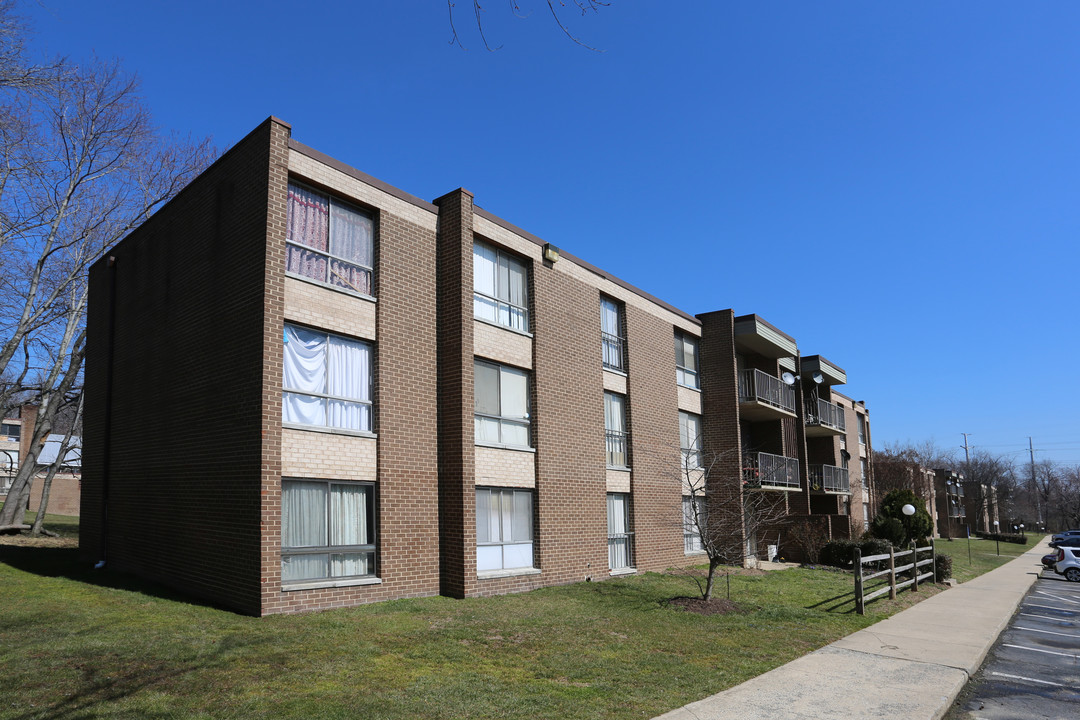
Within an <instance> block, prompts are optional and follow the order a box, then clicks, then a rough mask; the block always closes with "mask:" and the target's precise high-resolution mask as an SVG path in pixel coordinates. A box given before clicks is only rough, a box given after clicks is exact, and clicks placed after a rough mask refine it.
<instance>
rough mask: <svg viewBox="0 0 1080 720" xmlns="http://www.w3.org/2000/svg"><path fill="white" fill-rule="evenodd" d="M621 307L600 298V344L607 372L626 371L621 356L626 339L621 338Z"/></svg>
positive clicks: (607, 299)
mask: <svg viewBox="0 0 1080 720" xmlns="http://www.w3.org/2000/svg"><path fill="white" fill-rule="evenodd" d="M622 328H623V321H622V307H621V306H620V305H619V303H617V302H615V301H614V300H611V299H609V298H606V297H602V298H600V343H601V345H602V347H603V353H604V356H603V357H604V367H605V368H607V369H608V370H618V371H619V372H625V371H626V362H625V356H624V354H623V350H624V347H623V346H624V345H625V344H626V339H625V338H624V337H623V330H622Z"/></svg>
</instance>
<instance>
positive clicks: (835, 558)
mask: <svg viewBox="0 0 1080 720" xmlns="http://www.w3.org/2000/svg"><path fill="white" fill-rule="evenodd" d="M856 547H858V543H855V542H853V541H851V540H830V541H829V542H827V543H825V545H824V546H823V547H822V548H821V564H822V565H832V566H833V567H850V566H851V562H852V560H853V559H854V557H855V548H856Z"/></svg>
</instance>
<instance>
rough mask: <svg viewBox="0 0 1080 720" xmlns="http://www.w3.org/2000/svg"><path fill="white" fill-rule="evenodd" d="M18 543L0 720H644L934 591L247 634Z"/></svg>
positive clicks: (7, 576)
mask: <svg viewBox="0 0 1080 720" xmlns="http://www.w3.org/2000/svg"><path fill="white" fill-rule="evenodd" d="M50 519H51V518H50ZM59 524H61V525H63V523H62V522H61V523H59ZM46 526H47V527H49V528H50V529H53V530H60V529H62V528H58V527H57V523H51V522H50V523H47V525H46ZM68 530H70V526H69V527H68ZM25 540H26V539H24V538H19V539H17V540H16V541H11V540H9V539H5V540H4V541H3V544H0V608H3V609H2V610H0V667H3V669H4V670H3V672H2V673H0V718H20V719H23V720H31V719H33V718H71V719H73V718H80V719H81V718H94V717H126V718H198V717H237V718H250V717H257V716H262V717H274V718H278V717H281V718H291V717H297V718H301V717H302V718H312V717H318V718H336V717H341V718H372V719H375V718H488V717H498V718H529V719H530V720H535V719H536V718H631V717H633V718H642V717H646V718H647V717H652V716H654V715H657V714H660V713H662V712H665V711H667V710H670V709H672V708H675V707H678V706H681V705H683V704H685V703H687V702H690V701H693V700H697V699H700V698H702V697H705V696H707V695H710V694H712V693H715V692H718V691H720V690H723V689H725V688H728V687H731V686H733V685H736V684H738V683H741V682H743V681H744V680H747V679H749V678H751V677H754V676H756V675H759V674H761V673H763V672H765V671H767V670H769V669H771V668H773V667H776V666H778V665H781V664H783V663H786V662H788V661H790V660H792V659H794V658H796V657H799V656H801V655H803V654H805V653H807V652H809V651H811V650H813V649H815V648H818V647H821V646H822V645H825V644H827V643H829V642H832V641H833V640H836V639H837V638H840V637H842V636H844V635H847V634H849V633H851V632H853V631H855V630H858V629H860V628H862V627H866V626H867V625H870V624H872V623H874V622H876V621H878V620H881V619H882V618H884V617H886V616H888V615H890V614H892V613H894V612H896V611H897V610H899V609H902V608H903V607H906V606H908V605H910V604H911V603H913V602H915V601H917V600H919V599H922V598H925V597H928V596H929V595H930V594H932V593H934V592H936V591H937V588H936V587H934V586H930V587H925V588H923V589H921V590H920V592H919V593H918V594H914V593H910V592H905V593H901V594H900V596H899V598H898V599H897V600H896V601H890V600H888V599H885V600H883V601H877V602H874V603H872V604H870V605H869V606H868V608H867V615H866V616H863V617H860V616H858V615H856V614H855V613H854V612H853V604H854V603H853V600H852V588H853V584H852V576H851V574H850V573H843V572H831V571H828V570H810V569H803V568H795V569H790V570H784V571H778V572H769V573H761V572H756V571H744V572H743V571H741V572H739V574H737V575H734V576H733V577H732V581H731V598H732V600H733V601H735V602H736V603H738V605H739V606H740V609H741V612H737V613H729V614H722V615H700V614H696V613H690V612H685V611H682V610H678V609H675V608H674V607H669V606H668V601H669V600H671V599H672V598H676V597H679V596H686V595H692V594H694V584H693V582H692V581H691V580H690V579H688V578H687V577H685V576H681V575H676V574H672V575H661V574H652V573H650V574H645V575H642V576H631V577H626V578H621V579H613V580H609V581H605V582H599V583H580V584H577V585H571V586H564V587H555V588H546V589H543V590H537V591H534V592H530V593H524V594H520V595H507V596H502V597H496V598H484V599H468V600H451V599H448V598H442V597H435V598H425V599H419V600H398V601H392V602H386V603H380V604H375V605H369V606H365V607H359V608H350V609H344V610H334V611H327V612H321V613H312V614H306V615H292V616H274V617H269V618H263V619H256V618H248V617H241V616H239V615H235V614H233V613H231V612H227V611H223V610H219V609H216V608H213V607H208V606H205V605H200V604H197V603H193V602H190V601H188V600H186V599H184V598H180V597H177V596H175V595H173V594H172V593H170V592H169V591H167V590H163V589H161V588H160V587H157V586H154V585H150V584H147V583H144V582H142V581H138V580H135V579H132V578H128V577H125V576H122V575H118V574H116V573H110V572H108V571H98V572H95V571H93V570H90V569H88V568H87V567H86V566H85V565H83V564H82V563H80V562H79V561H78V560H77V550H76V548H75V547H74V541H73V540H72V539H70V538H68V539H63V538H61V539H59V540H56V539H52V540H51V542H52V544H51V545H44V546H42V545H36V546H35V545H27V544H25ZM942 544H943V545H944V544H946V543H942ZM948 544H949V545H952V546H955V547H956V548H959V547H961V544H960V542H959V541H954V542H953V543H948ZM991 547H992V543H991ZM1014 548H1015V550H1016V551H1017V552H1019V551H1021V550H1022V548H1020V547H1019V546H1010V551H1012V550H1013V549H1014ZM1002 551H1003V553H1004V551H1005V547H1004V543H1003V544H1002ZM975 554H976V553H975V550H974V542H973V556H974V555H975ZM1014 554H1015V553H1014ZM1004 559H1006V558H1005V557H1004V556H1003V557H1002V560H1004ZM965 560H966V556H965ZM959 565H960V563H959V558H958V559H957V568H958V569H959ZM719 591H720V593H721V595H722V594H723V592H724V584H723V582H722V581H721V582H720V583H719Z"/></svg>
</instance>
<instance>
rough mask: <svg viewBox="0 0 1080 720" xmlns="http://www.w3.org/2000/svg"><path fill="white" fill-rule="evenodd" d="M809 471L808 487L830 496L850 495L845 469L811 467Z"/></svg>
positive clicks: (824, 466) (823, 466) (833, 466)
mask: <svg viewBox="0 0 1080 720" xmlns="http://www.w3.org/2000/svg"><path fill="white" fill-rule="evenodd" d="M809 470H810V487H811V488H813V489H814V490H816V491H819V492H824V493H827V494H830V495H850V494H851V485H850V483H849V482H848V471H847V469H846V468H842V467H836V466H835V465H811V466H810V468H809Z"/></svg>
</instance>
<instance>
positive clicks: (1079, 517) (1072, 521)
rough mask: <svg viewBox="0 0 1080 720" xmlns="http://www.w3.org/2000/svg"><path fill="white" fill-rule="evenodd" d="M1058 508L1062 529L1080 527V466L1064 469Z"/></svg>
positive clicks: (1059, 490)
mask: <svg viewBox="0 0 1080 720" xmlns="http://www.w3.org/2000/svg"><path fill="white" fill-rule="evenodd" d="M1060 480H1061V482H1060V485H1059V489H1058V492H1059V496H1058V507H1059V509H1060V512H1061V520H1062V523H1061V529H1062V530H1064V529H1067V528H1078V527H1080V465H1074V466H1073V467H1069V468H1062V470H1061V473H1060Z"/></svg>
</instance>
